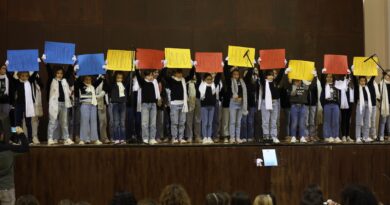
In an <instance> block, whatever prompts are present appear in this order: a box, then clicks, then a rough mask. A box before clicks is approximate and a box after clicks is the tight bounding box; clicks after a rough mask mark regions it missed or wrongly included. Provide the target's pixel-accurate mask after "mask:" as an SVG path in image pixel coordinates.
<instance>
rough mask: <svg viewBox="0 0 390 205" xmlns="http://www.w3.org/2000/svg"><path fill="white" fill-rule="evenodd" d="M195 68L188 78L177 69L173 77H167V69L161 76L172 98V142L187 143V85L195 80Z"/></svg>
mask: <svg viewBox="0 0 390 205" xmlns="http://www.w3.org/2000/svg"><path fill="white" fill-rule="evenodd" d="M194 75H195V68H194V67H193V68H192V69H191V71H190V74H189V75H188V76H187V77H185V78H184V77H183V71H182V70H181V69H176V70H175V71H174V72H173V76H172V77H169V76H167V68H164V69H163V70H162V72H161V76H162V77H163V78H165V81H166V83H167V87H169V89H170V92H169V95H170V96H169V98H170V117H171V119H170V120H171V135H172V142H173V143H175V144H177V143H187V141H186V140H185V139H183V137H184V130H185V122H186V113H187V112H188V104H187V103H188V102H187V100H188V94H187V86H186V83H187V82H188V81H190V80H191V79H193V77H194Z"/></svg>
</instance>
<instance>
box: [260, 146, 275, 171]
mask: <svg viewBox="0 0 390 205" xmlns="http://www.w3.org/2000/svg"><path fill="white" fill-rule="evenodd" d="M263 159H264V166H265V167H276V166H278V158H277V156H276V151H275V149H263Z"/></svg>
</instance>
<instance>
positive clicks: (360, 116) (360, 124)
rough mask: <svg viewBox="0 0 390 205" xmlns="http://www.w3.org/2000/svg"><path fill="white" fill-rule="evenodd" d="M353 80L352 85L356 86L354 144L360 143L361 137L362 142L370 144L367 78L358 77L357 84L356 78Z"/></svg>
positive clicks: (370, 102)
mask: <svg viewBox="0 0 390 205" xmlns="http://www.w3.org/2000/svg"><path fill="white" fill-rule="evenodd" d="M353 79H354V84H355V85H358V87H357V88H356V89H355V96H354V98H355V99H356V102H357V104H356V130H355V135H356V143H362V136H363V141H364V142H372V139H371V138H369V131H370V126H372V125H370V122H371V120H370V119H371V118H370V117H371V113H372V101H371V92H370V89H369V88H368V86H367V78H366V77H365V76H359V82H357V79H356V77H354V78H353Z"/></svg>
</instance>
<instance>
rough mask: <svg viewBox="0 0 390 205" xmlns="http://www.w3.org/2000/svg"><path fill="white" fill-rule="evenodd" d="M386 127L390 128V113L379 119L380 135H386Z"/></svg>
mask: <svg viewBox="0 0 390 205" xmlns="http://www.w3.org/2000/svg"><path fill="white" fill-rule="evenodd" d="M371 126H372V125H371ZM385 127H387V129H389V128H390V115H389V116H387V117H382V116H381V118H380V120H379V137H384V136H385Z"/></svg>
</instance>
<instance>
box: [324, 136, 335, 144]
mask: <svg viewBox="0 0 390 205" xmlns="http://www.w3.org/2000/svg"><path fill="white" fill-rule="evenodd" d="M325 142H327V143H333V142H334V139H333V137H329V138H325Z"/></svg>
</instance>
